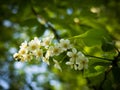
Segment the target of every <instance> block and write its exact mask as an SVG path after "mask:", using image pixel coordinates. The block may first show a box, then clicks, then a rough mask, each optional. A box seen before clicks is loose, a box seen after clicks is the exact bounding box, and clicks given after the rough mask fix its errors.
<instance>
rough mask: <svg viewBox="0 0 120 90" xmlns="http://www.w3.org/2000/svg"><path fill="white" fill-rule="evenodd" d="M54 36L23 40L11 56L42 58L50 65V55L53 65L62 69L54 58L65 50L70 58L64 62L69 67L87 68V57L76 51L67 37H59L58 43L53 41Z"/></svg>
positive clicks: (21, 59)
mask: <svg viewBox="0 0 120 90" xmlns="http://www.w3.org/2000/svg"><path fill="white" fill-rule="evenodd" d="M53 38H54V36H48V37H45V38H43V39H42V40H39V39H38V38H37V37H35V38H34V39H33V40H31V41H29V42H27V41H24V42H23V43H22V44H21V46H20V50H19V51H18V53H15V54H14V55H13V57H14V58H15V60H18V61H31V60H32V59H33V58H36V59H42V60H43V62H45V63H47V64H48V65H50V62H49V60H50V57H52V58H53V62H54V66H55V67H56V68H57V69H59V70H62V68H61V67H60V62H61V61H58V60H56V59H55V58H54V56H59V55H60V54H61V53H63V52H65V53H66V56H68V57H69V58H70V60H69V61H67V62H66V64H67V65H70V66H71V68H74V69H75V70H82V69H87V68H88V58H87V57H85V56H84V54H83V53H82V52H80V51H77V50H76V49H75V48H74V47H73V46H72V44H71V43H70V41H69V40H68V39H61V40H60V42H59V43H55V42H53Z"/></svg>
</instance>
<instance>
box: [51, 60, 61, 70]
mask: <svg viewBox="0 0 120 90" xmlns="http://www.w3.org/2000/svg"><path fill="white" fill-rule="evenodd" d="M53 62H54V63H55V64H54V67H55V68H57V69H59V70H60V71H62V68H61V67H60V64H59V62H58V61H57V60H55V59H53Z"/></svg>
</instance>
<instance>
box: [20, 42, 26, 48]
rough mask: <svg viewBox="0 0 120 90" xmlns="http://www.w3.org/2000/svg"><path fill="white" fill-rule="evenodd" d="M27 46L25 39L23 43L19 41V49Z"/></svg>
mask: <svg viewBox="0 0 120 90" xmlns="http://www.w3.org/2000/svg"><path fill="white" fill-rule="evenodd" d="M27 46H28V43H27V41H24V42H23V43H21V46H20V49H23V48H27Z"/></svg>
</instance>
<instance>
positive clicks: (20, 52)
mask: <svg viewBox="0 0 120 90" xmlns="http://www.w3.org/2000/svg"><path fill="white" fill-rule="evenodd" d="M27 52H28V49H27V48H21V49H20V50H19V51H18V53H19V54H21V55H24V54H26V53H27Z"/></svg>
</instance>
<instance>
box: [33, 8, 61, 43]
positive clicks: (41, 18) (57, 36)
mask: <svg viewBox="0 0 120 90" xmlns="http://www.w3.org/2000/svg"><path fill="white" fill-rule="evenodd" d="M31 10H32V12H33V14H34V15H35V16H36V17H37V19H38V22H39V23H40V24H43V25H45V26H46V27H48V28H50V30H51V31H52V32H53V33H54V35H55V37H56V39H57V40H58V41H59V40H60V36H59V35H58V33H57V30H56V29H55V28H54V27H53V25H52V24H51V23H49V22H48V21H46V20H45V19H44V18H43V17H42V16H40V15H39V14H38V13H37V12H36V11H35V9H34V8H33V7H32V6H31Z"/></svg>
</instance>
